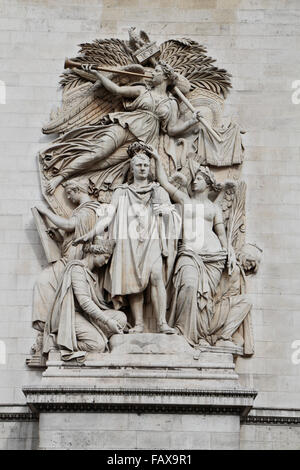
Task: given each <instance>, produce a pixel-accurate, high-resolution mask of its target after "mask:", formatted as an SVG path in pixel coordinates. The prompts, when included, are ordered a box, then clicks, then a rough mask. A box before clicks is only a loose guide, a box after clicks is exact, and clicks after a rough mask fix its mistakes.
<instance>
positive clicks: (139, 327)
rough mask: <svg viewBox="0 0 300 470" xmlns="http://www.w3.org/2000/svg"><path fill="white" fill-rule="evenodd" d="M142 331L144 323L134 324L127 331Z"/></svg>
mask: <svg viewBox="0 0 300 470" xmlns="http://www.w3.org/2000/svg"><path fill="white" fill-rule="evenodd" d="M143 332H144V325H142V324H138V325H135V326H134V327H133V328H130V330H129V331H128V333H143Z"/></svg>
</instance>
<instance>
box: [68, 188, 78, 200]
mask: <svg viewBox="0 0 300 470" xmlns="http://www.w3.org/2000/svg"><path fill="white" fill-rule="evenodd" d="M66 195H67V199H69V200H70V201H71V202H72V203H73V204H79V202H80V191H79V190H78V188H72V187H71V188H66Z"/></svg>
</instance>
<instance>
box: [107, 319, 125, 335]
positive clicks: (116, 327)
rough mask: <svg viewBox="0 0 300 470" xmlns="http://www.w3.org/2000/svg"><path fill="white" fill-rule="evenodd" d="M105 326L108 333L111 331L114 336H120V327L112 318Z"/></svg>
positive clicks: (121, 330) (121, 331)
mask: <svg viewBox="0 0 300 470" xmlns="http://www.w3.org/2000/svg"><path fill="white" fill-rule="evenodd" d="M106 326H107V327H108V329H109V330H110V331H112V332H113V333H115V334H121V333H123V329H122V327H121V326H120V325H119V323H118V322H117V321H116V320H114V319H113V318H110V319H109V320H107V323H106Z"/></svg>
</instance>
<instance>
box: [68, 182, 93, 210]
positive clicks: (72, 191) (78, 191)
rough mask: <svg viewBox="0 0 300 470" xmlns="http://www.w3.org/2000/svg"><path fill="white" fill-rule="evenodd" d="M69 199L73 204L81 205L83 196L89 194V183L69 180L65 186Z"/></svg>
mask: <svg viewBox="0 0 300 470" xmlns="http://www.w3.org/2000/svg"><path fill="white" fill-rule="evenodd" d="M63 186H64V188H65V192H66V196H67V198H68V199H69V200H70V201H71V202H72V203H73V204H79V203H80V200H81V197H82V194H88V183H84V182H81V181H76V180H69V181H66V183H64V184H63Z"/></svg>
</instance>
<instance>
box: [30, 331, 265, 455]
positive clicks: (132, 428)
mask: <svg viewBox="0 0 300 470" xmlns="http://www.w3.org/2000/svg"><path fill="white" fill-rule="evenodd" d="M110 346H111V353H105V354H95V353H94V354H88V355H87V357H86V358H85V361H84V362H83V363H82V362H80V363H78V362H76V360H72V361H67V362H66V361H62V360H61V357H60V353H59V351H54V352H52V353H51V354H50V355H49V359H48V361H47V364H46V365H47V369H46V370H45V372H44V373H43V377H42V381H41V386H38V387H26V388H24V389H23V391H24V393H25V395H26V400H27V404H28V405H29V407H30V408H31V410H32V411H33V412H34V413H38V414H39V415H40V431H39V432H40V441H39V442H40V444H39V446H40V448H41V449H71V448H72V449H198V448H199V449H203V448H204V449H217V448H220V449H222V448H225V449H227V448H228V449H237V448H238V446H239V426H240V424H239V423H240V417H241V416H245V415H247V413H248V412H249V410H250V409H251V407H252V405H253V401H254V398H255V396H256V392H255V391H253V390H245V389H242V387H241V386H240V384H239V382H238V375H237V374H236V373H235V370H234V367H235V365H234V361H233V354H231V353H224V352H223V353H219V352H207V351H206V352H201V351H195V350H194V349H193V348H191V347H190V346H189V345H188V344H187V343H186V341H185V340H184V338H183V337H180V336H175V335H170V336H168V335H160V334H151V333H148V334H140V335H138V334H136V335H116V336H115V337H113V338H112V339H111V341H110Z"/></svg>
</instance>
